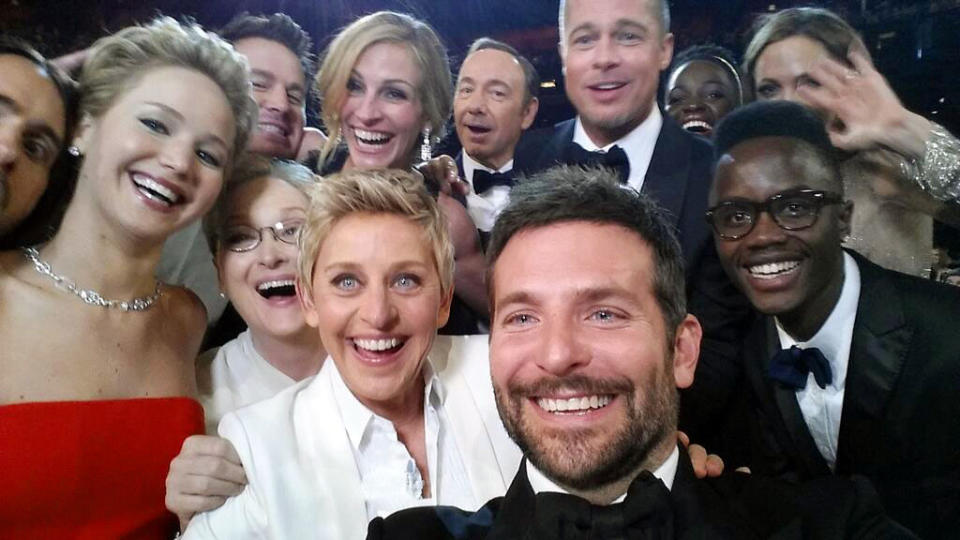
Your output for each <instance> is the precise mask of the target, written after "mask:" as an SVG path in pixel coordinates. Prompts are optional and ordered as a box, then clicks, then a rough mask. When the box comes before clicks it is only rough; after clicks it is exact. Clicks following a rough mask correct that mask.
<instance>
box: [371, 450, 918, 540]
mask: <svg viewBox="0 0 960 540" xmlns="http://www.w3.org/2000/svg"><path fill="white" fill-rule="evenodd" d="M670 499H671V500H670V504H671V508H672V510H673V520H672V527H671V528H672V531H669V530H667V531H665V533H666V535H664V531H656V532H654V531H649V532H651V534H650V535H649V536H643V538H647V537H649V538H683V539H701V540H703V539H731V540H732V539H736V540H741V539H751V538H778V539H788V538H790V539H794V538H796V539H800V538H804V539H820V538H824V539H825V538H870V539H876V538H913V535H912V534H911V533H909V532H908V531H906V530H905V529H903V528H902V527H900V526H899V525H897V524H896V523H894V522H892V521H890V520H889V519H888V518H887V517H886V516H885V515H884V514H883V510H882V508H881V506H880V505H879V503H878V502H877V499H876V493H875V492H874V491H873V488H872V487H871V486H870V483H869V482H867V481H864V480H862V479H839V478H825V479H819V480H817V481H814V482H810V483H807V484H805V485H802V486H798V485H794V484H790V483H787V482H783V481H777V480H772V479H761V478H756V477H752V476H750V475H746V474H740V473H734V474H730V475H725V476H722V477H720V478H711V479H708V480H698V479H696V477H695V476H694V474H693V468H692V467H691V465H690V460H689V458H688V457H687V452H686V451H685V450H683V449H681V451H680V461H679V464H678V467H677V474H676V476H675V477H674V481H673V488H672V489H671V491H670ZM544 514H549V513H547V512H544V513H540V512H538V501H537V499H536V496H535V495H534V492H533V489H532V488H531V487H530V482H529V481H528V479H527V474H526V467H525V465H521V467H520V469H519V471H518V472H517V475H516V476H515V477H514V480H513V483H512V484H511V485H510V489H509V490H508V491H507V494H506V495H505V496H504V497H498V498H496V499H493V500H491V501H490V502H488V503H487V504H486V505H484V506H483V507H482V508H480V509H479V510H477V511H476V512H466V511H463V510H460V509H458V508H453V507H449V506H447V507H442V506H441V507H432V508H415V509H408V510H402V511H400V512H397V513H395V514H393V515H391V516H389V517H387V518H386V519H383V518H377V519H375V520H373V521H372V522H371V523H370V529H369V531H368V535H367V539H368V540H380V539H384V540H393V539H399V540H406V539H410V540H413V539H417V540H433V539H451V540H453V539H456V540H480V539H490V540H494V539H496V540H521V539H538V540H549V539H554V538H556V539H560V538H563V539H564V540H574V539H581V538H582V539H583V540H587V538H589V539H590V540H603V539H602V538H593V537H588V536H586V535H584V536H579V535H571V536H567V535H563V534H557V532H556V531H557V529H559V526H558V525H559V524H556V523H549V522H547V521H546V520H545V518H543V516H544ZM668 522H669V520H668ZM551 525H553V527H551ZM551 529H552V530H551ZM671 533H672V534H671Z"/></svg>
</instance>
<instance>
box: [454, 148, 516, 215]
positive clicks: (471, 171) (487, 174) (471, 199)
mask: <svg viewBox="0 0 960 540" xmlns="http://www.w3.org/2000/svg"><path fill="white" fill-rule="evenodd" d="M456 162H457V169H458V172H459V173H460V178H462V179H463V180H464V181H466V182H467V183H468V184H470V193H468V194H467V212H468V213H469V214H470V218H471V219H472V220H473V223H474V224H475V225H476V226H477V229H478V230H479V231H481V232H482V233H487V234H489V233H490V230H491V229H493V224H494V222H495V221H496V220H497V216H498V215H500V211H501V210H503V209H504V207H506V206H507V203H509V202H510V188H511V187H512V186H513V183H512V179H513V160H512V159H511V160H510V161H508V162H507V163H505V164H504V165H503V167H500V168H499V169H497V170H493V169H491V168H490V167H486V166H484V165H482V164H480V163H479V162H478V161H477V160H475V159H473V158H472V157H470V154H467V153H466V152H462V151H461V152H460V153H459V154H457V157H456ZM475 176H476V177H477V178H475ZM481 179H482V180H486V182H482V181H479V180H481ZM478 181H479V182H478Z"/></svg>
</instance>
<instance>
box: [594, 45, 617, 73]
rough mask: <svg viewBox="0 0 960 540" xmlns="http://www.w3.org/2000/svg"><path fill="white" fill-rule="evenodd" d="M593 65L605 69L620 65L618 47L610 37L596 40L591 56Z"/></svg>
mask: <svg viewBox="0 0 960 540" xmlns="http://www.w3.org/2000/svg"><path fill="white" fill-rule="evenodd" d="M593 65H594V67H596V68H598V69H601V70H607V69H611V68H614V67H616V66H618V65H620V49H619V48H618V47H617V44H616V43H615V42H614V40H613V39H611V38H610V37H602V38H600V39H599V40H598V41H597V46H596V47H595V48H594V56H593Z"/></svg>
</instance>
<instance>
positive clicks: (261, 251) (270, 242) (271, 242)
mask: <svg viewBox="0 0 960 540" xmlns="http://www.w3.org/2000/svg"><path fill="white" fill-rule="evenodd" d="M271 230H272V229H271ZM271 230H268V229H261V231H260V235H261V236H260V238H261V240H260V245H259V246H257V257H258V258H259V260H260V264H262V265H263V266H265V267H267V268H271V269H272V268H277V267H278V266H280V265H281V264H283V263H284V262H286V261H288V260H289V258H290V248H293V246H291V245H288V244H284V243H283V242H281V241H279V240H277V239H276V238H275V237H274V236H273V234H272V233H271Z"/></svg>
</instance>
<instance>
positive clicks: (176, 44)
mask: <svg viewBox="0 0 960 540" xmlns="http://www.w3.org/2000/svg"><path fill="white" fill-rule="evenodd" d="M166 66H178V67H184V68H189V69H193V70H196V71H198V72H200V73H202V74H204V75H206V76H207V77H209V78H210V79H211V80H213V81H214V82H215V83H216V84H217V86H219V87H220V89H221V90H223V93H224V95H226V97H227V102H228V103H229V104H230V109H231V110H232V111H233V117H234V123H235V124H236V129H235V136H234V140H233V151H232V152H231V159H230V161H229V162H228V165H230V166H232V164H233V161H234V160H236V159H237V158H238V157H239V156H240V154H241V153H242V152H243V149H244V148H246V146H247V137H248V136H249V134H250V130H251V129H252V127H253V125H254V123H255V122H256V120H257V114H258V111H257V103H256V102H255V101H254V100H253V98H251V97H250V93H251V89H250V80H249V78H248V77H247V71H248V69H247V61H246V59H245V58H243V57H242V56H240V55H239V54H237V53H236V52H235V51H234V50H233V47H232V46H231V45H230V44H229V43H227V42H226V41H224V40H222V39H220V38H219V37H218V36H217V35H216V34H213V33H211V32H207V31H206V30H204V29H203V28H201V27H200V26H199V25H196V24H180V23H178V22H177V21H176V20H174V19H172V18H170V17H158V18H156V19H154V20H153V21H152V22H151V23H150V24H147V25H146V26H130V27H128V28H124V29H123V30H120V31H119V32H117V33H116V34H112V35H110V36H107V37H105V38H101V39H99V40H97V42H96V43H94V44H93V47H92V51H91V53H90V56H89V57H88V58H87V60H86V62H84V64H83V72H82V73H81V75H80V96H81V97H80V113H81V114H82V115H85V116H90V117H92V118H99V117H100V116H102V115H103V114H104V113H105V112H107V110H108V109H109V108H110V107H111V106H113V104H114V103H115V102H116V101H117V99H118V98H119V97H120V96H121V95H122V94H123V93H124V92H126V91H128V90H130V89H131V88H132V87H133V86H135V85H136V84H137V82H139V81H140V79H141V78H142V77H143V76H144V75H145V74H146V73H148V72H149V71H151V70H152V69H155V68H158V67H166ZM229 168H230V167H227V169H229Z"/></svg>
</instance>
